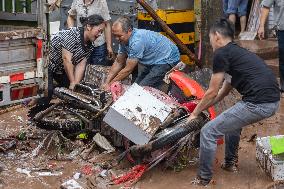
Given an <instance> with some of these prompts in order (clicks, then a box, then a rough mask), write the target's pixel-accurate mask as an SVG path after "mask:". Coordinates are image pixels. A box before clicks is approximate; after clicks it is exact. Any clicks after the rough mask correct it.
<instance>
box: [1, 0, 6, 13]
mask: <svg viewBox="0 0 284 189" xmlns="http://www.w3.org/2000/svg"><path fill="white" fill-rule="evenodd" d="M2 11H3V12H5V0H2Z"/></svg>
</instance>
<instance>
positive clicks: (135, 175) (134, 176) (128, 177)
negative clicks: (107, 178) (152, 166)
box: [112, 164, 148, 185]
mask: <svg viewBox="0 0 284 189" xmlns="http://www.w3.org/2000/svg"><path fill="white" fill-rule="evenodd" d="M147 168H148V165H145V164H140V165H136V166H134V167H133V168H132V169H131V170H130V171H129V172H127V173H126V174H124V175H122V176H119V177H116V178H113V179H112V181H113V183H114V184H116V185H118V184H122V183H126V184H131V183H133V182H135V181H137V180H138V179H139V178H141V177H142V175H143V174H144V173H145V171H146V170H147Z"/></svg>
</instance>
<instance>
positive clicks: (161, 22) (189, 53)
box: [137, 0, 202, 68]
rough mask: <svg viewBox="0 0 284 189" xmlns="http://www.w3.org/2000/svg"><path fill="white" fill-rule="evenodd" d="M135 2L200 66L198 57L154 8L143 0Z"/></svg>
mask: <svg viewBox="0 0 284 189" xmlns="http://www.w3.org/2000/svg"><path fill="white" fill-rule="evenodd" d="M137 2H138V3H139V4H140V5H141V6H142V7H143V8H144V9H145V10H146V11H147V12H148V13H149V14H150V15H151V16H152V18H153V19H154V20H155V21H157V22H158V24H159V25H160V26H161V27H162V29H163V30H164V31H165V32H166V33H167V35H169V36H170V38H171V39H172V40H173V41H174V42H175V43H176V44H177V46H178V47H179V48H180V49H181V51H182V52H183V53H185V54H186V55H187V56H188V57H189V58H191V59H192V60H194V62H195V64H196V65H197V66H198V67H199V68H202V65H201V63H200V61H199V60H198V58H197V57H196V56H195V54H194V53H192V52H191V51H190V50H189V49H188V48H187V46H186V45H184V44H183V43H182V41H181V40H180V39H179V38H178V37H177V36H176V34H175V33H174V32H173V30H171V29H170V28H169V26H168V25H167V24H166V23H165V22H164V21H163V20H162V19H161V18H160V17H159V16H158V15H157V13H156V12H155V10H154V9H152V7H151V6H150V5H148V4H147V3H146V2H145V0H137Z"/></svg>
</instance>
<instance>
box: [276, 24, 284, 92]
mask: <svg viewBox="0 0 284 189" xmlns="http://www.w3.org/2000/svg"><path fill="white" fill-rule="evenodd" d="M277 35H278V48H279V76H280V90H281V92H284V30H281V31H278V32H277Z"/></svg>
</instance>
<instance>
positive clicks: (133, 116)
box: [104, 84, 176, 144]
mask: <svg viewBox="0 0 284 189" xmlns="http://www.w3.org/2000/svg"><path fill="white" fill-rule="evenodd" d="M130 99H131V100H130ZM175 108H176V107H173V106H170V105H168V104H166V103H164V102H163V101H161V100H159V99H158V98H156V97H155V96H154V95H152V94H151V93H150V92H148V91H147V90H145V89H144V88H143V87H140V86H139V85H137V84H133V85H132V86H131V87H129V88H128V89H127V90H126V92H125V93H124V94H123V95H122V96H121V97H120V98H119V99H118V100H117V101H116V102H115V103H114V104H113V105H112V106H111V107H110V109H109V111H108V112H107V114H106V116H105V117H104V121H105V122H106V123H107V124H108V125H110V126H111V127H112V128H114V129H116V130H117V131H118V132H120V133H121V134H123V135H124V136H125V137H126V138H128V139H129V140H131V141H132V142H134V143H135V144H147V143H148V142H149V141H150V140H151V138H152V137H153V136H154V134H155V133H156V131H157V130H158V129H159V126H160V125H161V123H162V122H163V121H164V120H165V119H166V118H167V117H168V116H169V115H170V113H171V112H172V111H173V110H174V109H175Z"/></svg>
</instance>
